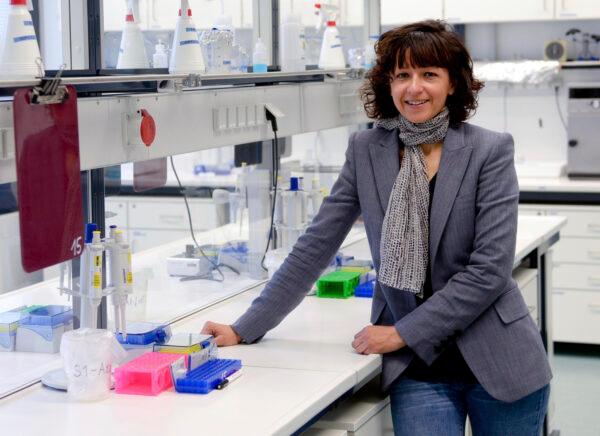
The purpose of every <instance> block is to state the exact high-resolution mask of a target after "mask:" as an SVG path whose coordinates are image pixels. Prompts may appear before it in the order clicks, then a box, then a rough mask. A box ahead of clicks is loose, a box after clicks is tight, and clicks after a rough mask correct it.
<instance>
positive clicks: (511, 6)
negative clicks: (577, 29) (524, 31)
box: [444, 0, 554, 23]
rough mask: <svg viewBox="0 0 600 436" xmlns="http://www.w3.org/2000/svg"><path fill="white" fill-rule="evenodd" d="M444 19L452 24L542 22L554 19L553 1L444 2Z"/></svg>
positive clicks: (452, 0)
mask: <svg viewBox="0 0 600 436" xmlns="http://www.w3.org/2000/svg"><path fill="white" fill-rule="evenodd" d="M444 6H445V18H446V20H448V21H449V22H453V23H483V22H500V21H528V20H544V19H552V18H553V17H554V1H553V0H527V1H523V0H504V1H501V2H499V1H494V2H489V1H488V2H482V1H480V0H445V2H444Z"/></svg>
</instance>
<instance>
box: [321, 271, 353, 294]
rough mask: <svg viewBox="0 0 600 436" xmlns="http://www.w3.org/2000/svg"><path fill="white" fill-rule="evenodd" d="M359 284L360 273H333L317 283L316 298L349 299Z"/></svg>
mask: <svg viewBox="0 0 600 436" xmlns="http://www.w3.org/2000/svg"><path fill="white" fill-rule="evenodd" d="M359 282H360V273H359V272H352V271H334V272H331V273H329V274H327V275H324V276H323V277H321V278H320V279H319V280H318V281H317V297H322V298H349V297H351V296H352V295H354V288H356V286H357V285H358V283H359Z"/></svg>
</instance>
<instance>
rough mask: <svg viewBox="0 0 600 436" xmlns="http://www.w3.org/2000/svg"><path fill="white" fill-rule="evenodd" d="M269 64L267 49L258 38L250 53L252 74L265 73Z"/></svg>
mask: <svg viewBox="0 0 600 436" xmlns="http://www.w3.org/2000/svg"><path fill="white" fill-rule="evenodd" d="M268 64H269V59H268V54H267V47H266V46H265V44H264V43H263V42H262V41H261V39H260V38H258V39H257V40H256V44H255V45H254V51H253V52H252V72H254V73H266V72H267V65H268Z"/></svg>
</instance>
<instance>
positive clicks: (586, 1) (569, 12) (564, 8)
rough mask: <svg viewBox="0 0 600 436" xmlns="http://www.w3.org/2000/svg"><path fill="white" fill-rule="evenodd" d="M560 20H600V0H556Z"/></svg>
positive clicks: (557, 15)
mask: <svg viewBox="0 0 600 436" xmlns="http://www.w3.org/2000/svg"><path fill="white" fill-rule="evenodd" d="M555 10H556V13H555V16H556V18H558V19H565V20H572V19H581V18H600V4H599V3H598V0H555Z"/></svg>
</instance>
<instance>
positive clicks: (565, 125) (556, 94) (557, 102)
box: [554, 86, 569, 134]
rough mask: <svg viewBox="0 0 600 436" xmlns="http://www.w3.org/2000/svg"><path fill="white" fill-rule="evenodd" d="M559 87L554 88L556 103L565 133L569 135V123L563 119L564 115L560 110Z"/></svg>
mask: <svg viewBox="0 0 600 436" xmlns="http://www.w3.org/2000/svg"><path fill="white" fill-rule="evenodd" d="M558 88H559V87H558V86H555V87H554V101H555V102H556V110H557V111H558V116H559V117H560V122H561V123H562V125H563V127H564V128H565V132H567V134H568V133H569V130H568V127H567V123H566V122H565V119H564V118H563V114H562V112H561V110H560V101H559V100H558Z"/></svg>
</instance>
